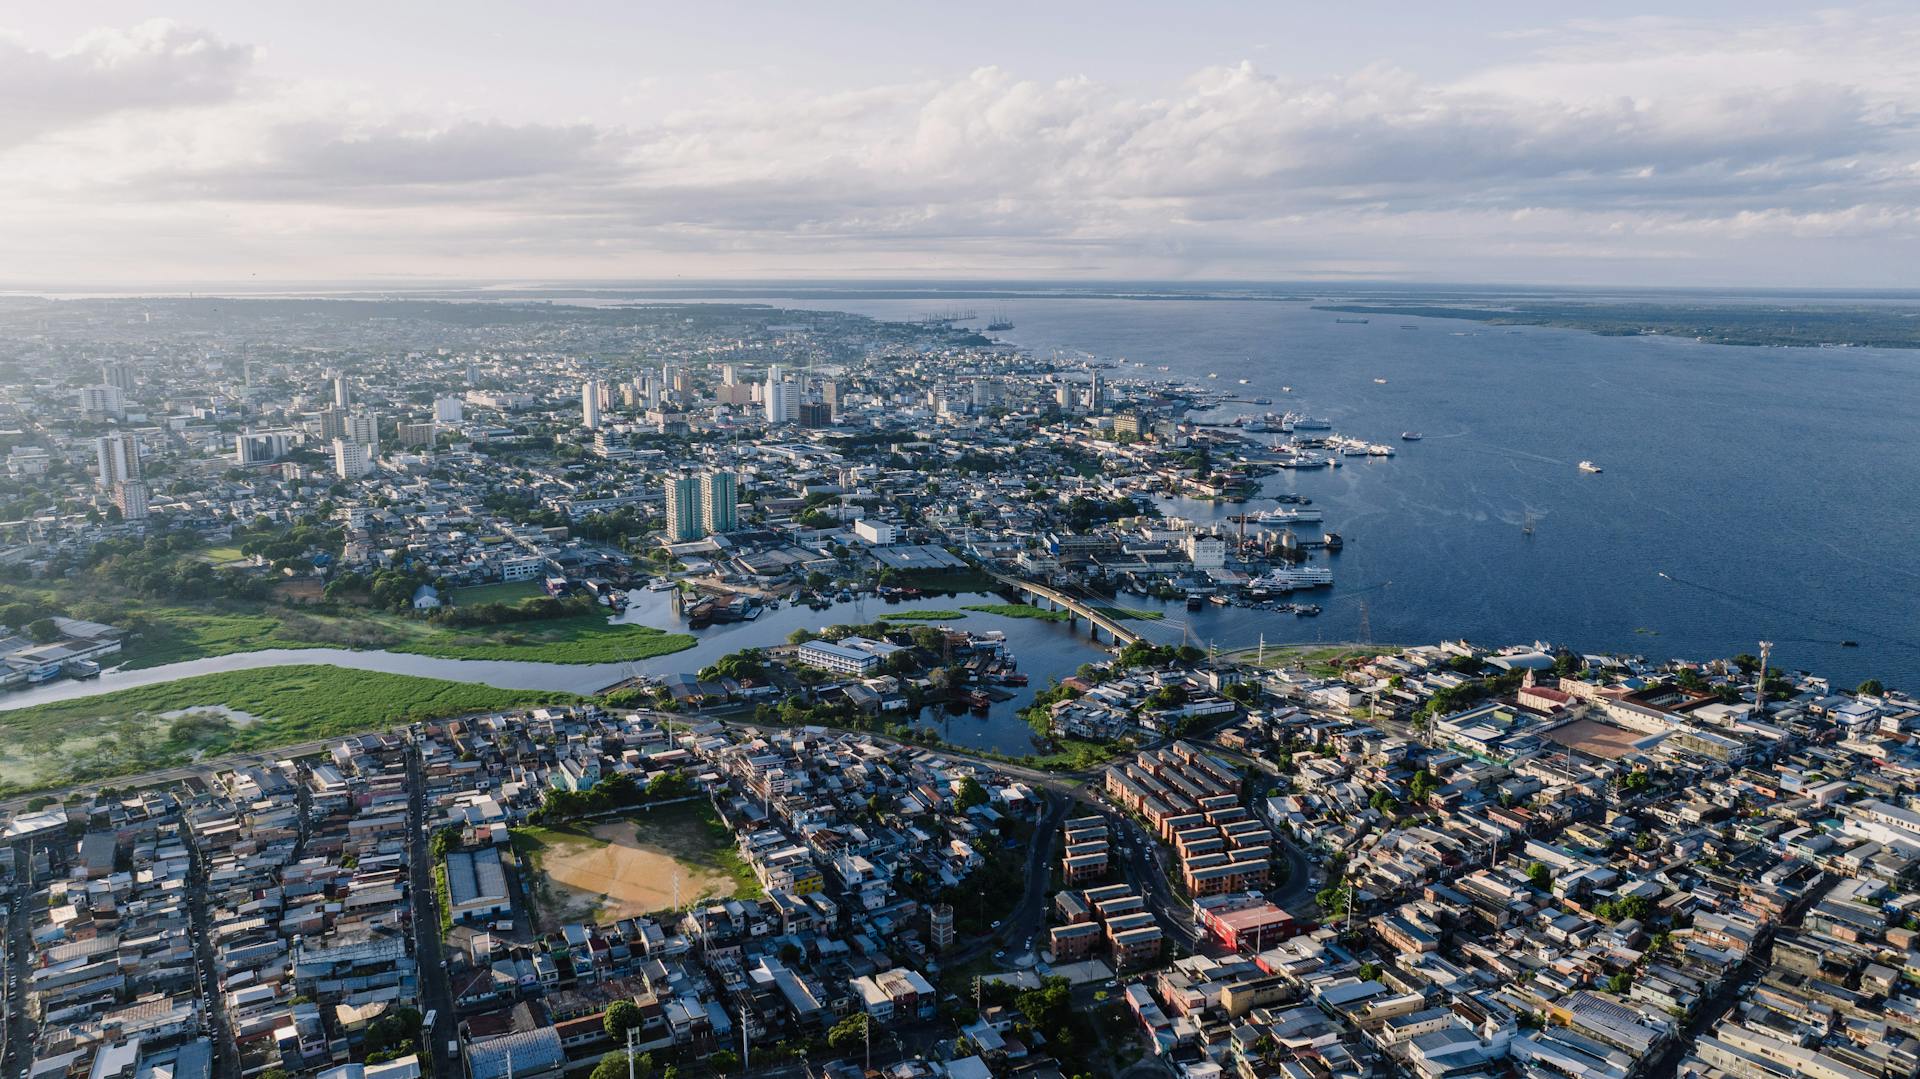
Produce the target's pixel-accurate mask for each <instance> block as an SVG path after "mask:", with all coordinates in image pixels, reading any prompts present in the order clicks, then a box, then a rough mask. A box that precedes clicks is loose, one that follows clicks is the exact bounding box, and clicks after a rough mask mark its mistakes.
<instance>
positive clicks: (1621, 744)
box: [1544, 719, 1651, 761]
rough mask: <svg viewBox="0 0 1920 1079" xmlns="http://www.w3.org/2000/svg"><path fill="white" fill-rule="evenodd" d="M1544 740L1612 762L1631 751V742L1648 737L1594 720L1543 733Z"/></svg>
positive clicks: (1577, 721) (1632, 748)
mask: <svg viewBox="0 0 1920 1079" xmlns="http://www.w3.org/2000/svg"><path fill="white" fill-rule="evenodd" d="M1544 737H1545V738H1546V739H1547V741H1549V742H1554V743H1556V744H1559V745H1563V746H1566V747H1567V748H1568V749H1573V750H1578V751H1580V752H1581V753H1585V754H1587V755H1588V756H1592V757H1600V758H1602V759H1604V760H1610V761H1613V760H1619V759H1620V758H1621V757H1624V756H1626V755H1627V754H1629V753H1632V752H1634V743H1635V742H1639V741H1641V740H1643V739H1646V738H1648V737H1651V736H1650V735H1647V734H1643V733H1641V732H1640V731H1630V730H1628V729H1626V728H1625V727H1616V726H1614V725H1613V724H1611V723H1602V722H1600V721H1599V720H1595V719H1576V720H1574V721H1573V722H1571V723H1562V724H1561V725H1560V726H1558V727H1555V728H1553V729H1552V730H1550V731H1547V732H1546V734H1545V735H1544Z"/></svg>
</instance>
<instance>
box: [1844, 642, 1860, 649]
mask: <svg viewBox="0 0 1920 1079" xmlns="http://www.w3.org/2000/svg"><path fill="white" fill-rule="evenodd" d="M1840 647H1842V648H1858V647H1860V642H1859V641H1841V642H1840Z"/></svg>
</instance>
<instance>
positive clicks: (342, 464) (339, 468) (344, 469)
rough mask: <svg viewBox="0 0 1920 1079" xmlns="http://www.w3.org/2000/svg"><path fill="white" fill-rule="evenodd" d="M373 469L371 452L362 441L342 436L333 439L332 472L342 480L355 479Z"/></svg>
mask: <svg viewBox="0 0 1920 1079" xmlns="http://www.w3.org/2000/svg"><path fill="white" fill-rule="evenodd" d="M372 471H373V454H372V452H371V451H370V449H369V447H368V446H367V445H366V444H365V443H362V442H350V441H348V440H346V439H344V438H336V439H334V440H333V474H334V475H336V476H338V477H340V478H341V479H343V480H357V479H359V478H360V477H362V476H364V475H366V474H367V473H369V472H372Z"/></svg>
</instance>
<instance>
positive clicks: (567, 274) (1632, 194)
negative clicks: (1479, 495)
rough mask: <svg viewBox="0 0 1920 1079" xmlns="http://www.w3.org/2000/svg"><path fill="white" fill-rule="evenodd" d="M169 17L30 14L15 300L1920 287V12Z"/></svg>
mask: <svg viewBox="0 0 1920 1079" xmlns="http://www.w3.org/2000/svg"><path fill="white" fill-rule="evenodd" d="M1452 8H1458V9H1460V10H1458V11H1448V10H1446V9H1452ZM1681 9H1684V14H1677V15H1676V14H1673V13H1672V12H1674V11H1676V10H1681ZM154 10H155V7H154V5H152V4H151V3H143V4H130V3H119V2H116V0H94V2H89V3H86V4H73V5H56V4H46V3H34V4H27V3H0V179H3V180H4V182H0V282H4V283H6V284H8V285H12V286H25V287H45V286H52V285H84V284H96V283H97V284H101V285H107V284H167V283H176V284H185V283H194V282H248V281H258V282H261V283H266V282H280V281H301V282H314V281H370V280H396V281H404V280H409V279H436V278H439V279H495V280H508V281H536V280H553V279H561V278H566V279H587V278H603V279H640V278H670V277H676V276H678V277H694V278H707V277H855V276H866V277H900V276H907V275H914V276H929V277H948V278H952V277H983V278H988V277H1021V278H1102V279H1117V278H1196V279H1203V278H1212V279H1222V278H1233V279H1252V280H1298V279H1305V278H1328V279H1345V278H1354V277H1359V278H1386V279H1398V280H1424V281H1493V282H1553V283H1591V284H1628V283H1630V284H1676V285H1778V286H1888V287H1906V286H1913V285H1915V283H1916V281H1920V245H1916V243H1915V239H1916V235H1917V234H1920V134H1917V133H1916V130H1915V110H1916V108H1920V8H1916V7H1915V6H1914V5H1912V4H1883V5H1869V6H1852V7H1833V8H1829V7H1814V6H1808V5H1794V4H1779V3H1769V2H1766V0H1746V2H1739V3H1731V2H1728V3H1720V2H1710V3H1697V4H1673V3H1667V4H1663V5H1659V6H1658V7H1657V8H1656V7H1655V6H1651V5H1648V6H1645V8H1644V10H1641V9H1639V8H1637V7H1636V6H1635V4H1634V2H1633V0H1627V2H1625V3H1616V4H1610V5H1601V4H1585V5H1569V4H1558V3H1553V2H1551V0H1546V2H1543V0H1534V2H1530V3H1507V2H1503V0H1489V2H1477V3H1474V4H1471V5H1447V4H1433V3H1419V4H1415V3H1375V2H1371V0H1346V2H1343V3H1340V4H1331V5H1330V4H1304V3H1301V4H1293V3H1285V4H1282V3H1271V2H1259V3H1254V2H1247V3H1243V4H1214V3H1204V2H1200V3H1193V2H1190V3H1184V4H1179V5H1171V4H1164V3H1153V4H1147V3H1139V4H1135V3H1128V2H1112V0H1109V2H1103V3H1084V4H1080V3H1047V2H1046V0H1026V2H1024V3H1008V4H1000V3H992V2H986V3H981V2H970V3H966V4H952V3H919V2H907V0H895V2H874V3H830V2H822V3H817V4H779V5H776V4H772V3H767V4H734V3H726V2H720V0H703V2H701V3H697V4H687V3H676V4H671V5H665V4H661V5H656V4H649V3H634V2H613V0H609V2H602V3H551V4H543V5H538V6H537V7H536V6H535V5H532V4H525V5H520V4H505V3H495V2H488V0H469V2H467V3H463V4H460V5H441V4H434V5H427V4H409V3H404V2H402V3H393V2H391V0H389V2H386V3H379V4H373V3H363V2H360V0H332V2H329V3H327V4H324V5H288V4H260V3H240V2H234V3H211V2H209V3H193V2H186V3H177V4H174V5H173V10H172V12H171V14H169V16H168V17H167V18H165V19H162V20H155V19H153V18H151V15H152V13H153V11H154ZM1663 12H1664V13H1663Z"/></svg>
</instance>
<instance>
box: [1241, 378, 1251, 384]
mask: <svg viewBox="0 0 1920 1079" xmlns="http://www.w3.org/2000/svg"><path fill="white" fill-rule="evenodd" d="M1251 381H1253V380H1252V379H1249V378H1243V379H1241V380H1240V385H1242V386H1245V385H1246V384H1247V383H1249V382H1251Z"/></svg>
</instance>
